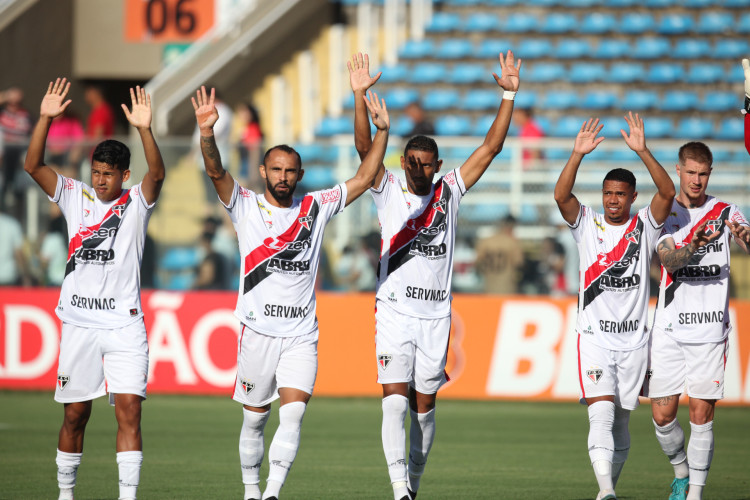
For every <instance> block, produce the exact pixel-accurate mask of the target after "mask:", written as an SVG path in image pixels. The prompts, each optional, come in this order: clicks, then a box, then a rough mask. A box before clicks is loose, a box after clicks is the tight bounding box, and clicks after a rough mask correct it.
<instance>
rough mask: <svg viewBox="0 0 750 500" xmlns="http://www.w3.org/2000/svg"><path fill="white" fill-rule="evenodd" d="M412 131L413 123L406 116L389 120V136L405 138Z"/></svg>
mask: <svg viewBox="0 0 750 500" xmlns="http://www.w3.org/2000/svg"><path fill="white" fill-rule="evenodd" d="M413 129H414V122H413V121H412V120H411V118H409V117H408V116H406V115H400V116H398V117H396V119H395V120H394V119H393V118H391V134H393V135H400V136H405V135H408V134H409V133H410V132H411V131H412V130H413Z"/></svg>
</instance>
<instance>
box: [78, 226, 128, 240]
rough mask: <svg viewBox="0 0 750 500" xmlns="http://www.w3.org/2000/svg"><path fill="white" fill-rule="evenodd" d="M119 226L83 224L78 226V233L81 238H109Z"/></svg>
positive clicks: (115, 232)
mask: <svg viewBox="0 0 750 500" xmlns="http://www.w3.org/2000/svg"><path fill="white" fill-rule="evenodd" d="M118 229H119V227H95V228H93V229H92V228H88V227H83V224H81V225H80V226H79V229H78V234H80V235H81V236H82V237H83V238H91V237H93V238H111V237H113V236H115V235H116V234H117V230H118Z"/></svg>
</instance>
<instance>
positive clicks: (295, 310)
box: [263, 304, 308, 318]
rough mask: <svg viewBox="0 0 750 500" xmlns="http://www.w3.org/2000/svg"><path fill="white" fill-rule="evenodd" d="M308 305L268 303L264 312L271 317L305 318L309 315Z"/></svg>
mask: <svg viewBox="0 0 750 500" xmlns="http://www.w3.org/2000/svg"><path fill="white" fill-rule="evenodd" d="M307 309H308V307H307V306H282V305H280V304H266V305H265V307H264V309H263V314H265V315H266V316H269V317H271V318H304V317H305V316H307Z"/></svg>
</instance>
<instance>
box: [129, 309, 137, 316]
mask: <svg viewBox="0 0 750 500" xmlns="http://www.w3.org/2000/svg"><path fill="white" fill-rule="evenodd" d="M130 316H131V317H133V318H134V317H136V316H138V309H135V308H134V309H131V310H130Z"/></svg>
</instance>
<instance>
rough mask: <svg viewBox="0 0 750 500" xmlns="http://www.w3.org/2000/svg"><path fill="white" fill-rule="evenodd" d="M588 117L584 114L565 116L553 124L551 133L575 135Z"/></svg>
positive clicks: (554, 134) (557, 135) (562, 135)
mask: <svg viewBox="0 0 750 500" xmlns="http://www.w3.org/2000/svg"><path fill="white" fill-rule="evenodd" d="M586 120H588V118H586V117H583V116H563V117H562V118H560V119H559V120H557V122H555V123H553V124H552V129H551V135H553V136H555V137H575V136H576V135H578V132H579V131H580V130H581V126H582V125H583V123H584V122H585V121H586Z"/></svg>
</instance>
